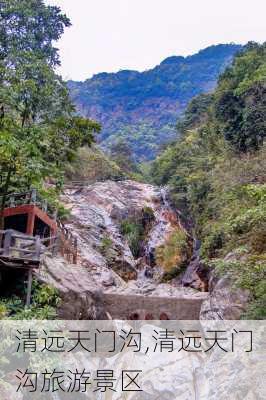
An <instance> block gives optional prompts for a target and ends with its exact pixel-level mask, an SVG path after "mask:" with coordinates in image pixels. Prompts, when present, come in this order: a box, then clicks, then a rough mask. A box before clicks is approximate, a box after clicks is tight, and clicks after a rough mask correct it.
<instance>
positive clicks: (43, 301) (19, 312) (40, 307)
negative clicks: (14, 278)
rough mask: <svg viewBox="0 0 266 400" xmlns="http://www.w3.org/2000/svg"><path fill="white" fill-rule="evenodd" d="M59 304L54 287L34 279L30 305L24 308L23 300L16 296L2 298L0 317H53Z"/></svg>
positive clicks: (0, 301)
mask: <svg viewBox="0 0 266 400" xmlns="http://www.w3.org/2000/svg"><path fill="white" fill-rule="evenodd" d="M59 304H60V298H59V294H58V291H57V290H56V289H55V288H53V287H51V286H48V285H42V284H40V283H38V282H37V281H36V280H34V281H33V286H32V301H31V305H30V307H28V308H25V303H24V300H22V298H21V297H18V296H11V297H9V298H2V299H1V300H0V318H1V319H3V318H10V319H55V318H56V315H57V313H56V309H57V307H58V305H59Z"/></svg>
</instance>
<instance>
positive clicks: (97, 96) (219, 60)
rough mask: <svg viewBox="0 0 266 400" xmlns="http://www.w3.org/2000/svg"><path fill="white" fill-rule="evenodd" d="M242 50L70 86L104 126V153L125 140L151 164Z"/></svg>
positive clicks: (82, 108) (204, 53) (222, 48)
mask: <svg viewBox="0 0 266 400" xmlns="http://www.w3.org/2000/svg"><path fill="white" fill-rule="evenodd" d="M240 48H241V46H239V45H235V44H220V45H217V46H211V47H208V48H206V49H204V50H201V51H200V52H199V53H197V54H194V55H192V56H189V57H177V56H176V57H175V56H174V57H169V58H167V59H166V60H164V61H163V62H162V63H161V64H160V65H158V66H156V67H155V68H154V69H151V70H148V71H145V72H137V71H119V72H117V73H101V74H97V75H95V76H93V77H92V78H91V79H87V80H86V81H85V82H74V81H69V82H68V87H69V88H70V92H71V97H72V99H73V101H74V103H75V104H76V106H77V110H78V111H79V112H80V113H81V115H83V116H86V117H89V118H93V119H96V120H97V121H98V122H100V123H101V125H102V132H101V134H100V136H99V141H100V142H101V145H102V147H103V148H110V146H111V144H113V143H114V142H115V141H117V140H118V139H124V140H125V141H126V142H127V143H128V144H130V146H131V148H132V150H133V152H134V154H135V155H137V158H138V159H139V160H141V159H151V158H153V157H154V155H155V154H156V153H157V151H158V149H159V148H160V146H161V145H162V144H164V143H167V142H169V141H171V140H173V139H174V138H175V137H176V129H175V125H176V120H177V118H178V116H180V114H181V113H182V112H183V111H184V109H185V108H186V106H187V104H188V102H189V101H190V100H191V99H192V98H193V97H194V96H195V95H197V94H200V93H202V92H209V91H211V90H213V89H214V87H215V85H216V80H217V77H218V76H219V74H220V73H221V72H222V71H223V70H224V69H225V67H226V66H227V65H228V64H230V62H231V61H232V58H233V56H234V55H235V53H236V52H237V51H239V50H240Z"/></svg>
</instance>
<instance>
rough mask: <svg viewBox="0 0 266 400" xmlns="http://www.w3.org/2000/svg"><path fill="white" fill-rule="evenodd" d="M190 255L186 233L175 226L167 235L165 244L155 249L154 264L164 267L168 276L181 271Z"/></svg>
mask: <svg viewBox="0 0 266 400" xmlns="http://www.w3.org/2000/svg"><path fill="white" fill-rule="evenodd" d="M190 255H191V249H190V246H189V243H188V237H187V235H186V233H185V232H184V231H183V230H181V229H179V228H177V229H175V230H174V231H173V232H172V233H171V234H170V236H169V238H168V240H167V241H166V243H165V244H163V245H162V246H160V247H159V248H157V250H156V257H155V258H156V264H157V265H159V266H160V267H162V268H163V269H164V272H165V274H167V276H168V277H173V276H176V275H177V274H178V273H180V272H181V270H182V268H183V266H184V264H185V262H186V261H187V259H188V257H189V256H190Z"/></svg>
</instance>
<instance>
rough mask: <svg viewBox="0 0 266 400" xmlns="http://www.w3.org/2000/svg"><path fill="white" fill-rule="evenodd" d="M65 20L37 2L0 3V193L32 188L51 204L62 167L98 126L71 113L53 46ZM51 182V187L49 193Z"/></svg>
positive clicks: (89, 140)
mask: <svg viewBox="0 0 266 400" xmlns="http://www.w3.org/2000/svg"><path fill="white" fill-rule="evenodd" d="M68 26H70V21H69V19H68V18H67V17H66V16H65V15H63V14H62V13H61V11H60V9H59V8H58V7H51V6H45V5H44V3H43V1H41V0H30V1H28V0H22V1H18V0H8V1H2V2H1V4H0V168H1V170H0V177H1V180H0V194H1V195H2V205H1V207H3V206H4V203H5V195H6V194H7V193H8V192H10V191H12V190H15V191H19V190H25V189H28V188H30V187H31V186H34V187H37V188H38V189H39V190H41V191H42V194H43V195H44V196H48V197H49V199H50V201H52V200H54V201H56V194H57V193H56V192H57V188H60V186H61V185H62V182H63V177H64V167H65V163H66V162H68V161H71V160H73V159H75V157H76V151H77V149H78V148H79V147H80V146H84V145H88V146H90V145H91V144H92V142H93V141H94V134H95V133H97V132H99V131H100V126H99V124H98V123H96V122H94V121H91V120H88V119H85V118H82V117H80V116H78V115H77V114H76V112H75V108H74V106H73V104H72V102H71V100H70V98H69V94H68V89H67V87H66V84H65V83H64V82H63V81H62V79H61V77H60V76H58V75H57V74H56V73H55V68H56V67H57V66H58V65H60V60H59V56H58V49H57V48H56V47H55V45H54V44H55V42H56V41H57V40H58V39H59V38H60V37H61V35H62V34H63V32H64V29H65V28H66V27H68ZM49 182H52V183H53V184H54V185H53V188H52V189H51V188H50V189H48V183H49Z"/></svg>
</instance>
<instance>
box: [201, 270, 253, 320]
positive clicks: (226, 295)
mask: <svg viewBox="0 0 266 400" xmlns="http://www.w3.org/2000/svg"><path fill="white" fill-rule="evenodd" d="M248 300H249V291H248V290H244V289H241V288H236V287H234V282H233V280H232V277H231V276H229V275H225V276H223V277H218V276H217V274H216V273H215V271H213V272H212V273H211V275H210V280H209V295H208V297H207V299H206V300H205V301H203V303H202V306H201V312H200V319H202V320H206V319H224V320H237V319H240V318H241V315H242V314H243V313H244V312H245V310H246V308H247V305H248Z"/></svg>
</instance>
